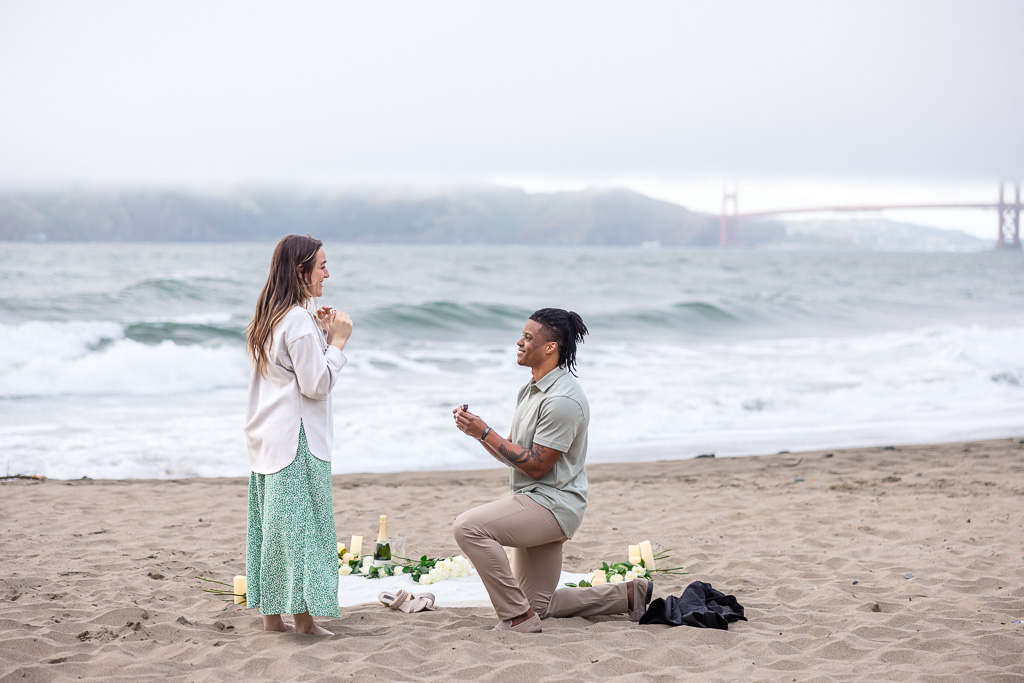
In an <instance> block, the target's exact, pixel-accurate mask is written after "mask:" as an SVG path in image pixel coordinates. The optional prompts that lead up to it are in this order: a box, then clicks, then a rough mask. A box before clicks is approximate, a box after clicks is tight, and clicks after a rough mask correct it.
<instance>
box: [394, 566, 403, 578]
mask: <svg viewBox="0 0 1024 683" xmlns="http://www.w3.org/2000/svg"><path fill="white" fill-rule="evenodd" d="M404 571H405V567H395V576H398V575H399V574H401V573H402V572H404Z"/></svg>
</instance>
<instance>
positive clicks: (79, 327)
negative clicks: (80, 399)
mask: <svg viewBox="0 0 1024 683" xmlns="http://www.w3.org/2000/svg"><path fill="white" fill-rule="evenodd" d="M247 366H248V363H247V360H246V358H245V355H244V352H243V351H241V350H240V348H239V347H233V346H226V345H220V346H206V345H189V346H179V345H176V344H174V343H173V342H170V341H164V342H161V343H160V344H155V345H147V344H142V343H139V342H136V341H133V340H131V339H125V338H124V328H123V327H122V326H121V325H118V324H116V323H102V322H81V321H76V322H68V323H44V322H35V321H33V322H26V323H22V324H20V325H0V398H22V397H27V396H64V395H81V394H123V395H128V396H134V395H140V394H162V393H182V392H191V391H202V390H209V389H213V388H218V387H224V386H244V384H245V382H246V381H247V379H248V367H247Z"/></svg>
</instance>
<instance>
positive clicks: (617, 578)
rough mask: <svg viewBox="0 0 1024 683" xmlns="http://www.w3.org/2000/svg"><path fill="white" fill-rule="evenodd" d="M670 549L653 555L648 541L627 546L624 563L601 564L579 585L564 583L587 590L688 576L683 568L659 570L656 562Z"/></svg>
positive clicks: (663, 558) (665, 555)
mask: <svg viewBox="0 0 1024 683" xmlns="http://www.w3.org/2000/svg"><path fill="white" fill-rule="evenodd" d="M670 552H672V549H671V548H670V549H668V550H662V551H660V552H658V553H654V551H653V550H652V549H651V543H650V541H644V542H643V543H640V544H639V545H631V546H629V559H627V560H626V561H624V562H602V563H601V567H600V568H599V569H595V570H594V571H592V572H591V573H589V574H586V575H584V577H583V578H582V579H581V580H580V582H579V583H566V584H565V585H566V586H569V587H571V588H577V587H579V588H589V587H591V586H600V585H602V584H605V583H620V582H622V581H632V580H633V579H639V578H644V577H647V578H648V579H652V580H653V579H654V575H655V574H665V575H670V576H671V575H681V574H689V573H690V572H688V571H685V567H666V568H661V569H659V568H658V567H657V562H658V561H659V560H665V559H667V558H668V554H669V553H670Z"/></svg>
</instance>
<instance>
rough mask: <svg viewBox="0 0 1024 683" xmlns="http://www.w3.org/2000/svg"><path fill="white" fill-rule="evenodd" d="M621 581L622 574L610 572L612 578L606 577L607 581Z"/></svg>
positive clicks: (622, 579)
mask: <svg viewBox="0 0 1024 683" xmlns="http://www.w3.org/2000/svg"><path fill="white" fill-rule="evenodd" d="M623 581H625V579H624V578H622V574H612V578H610V579H608V583H622V582H623Z"/></svg>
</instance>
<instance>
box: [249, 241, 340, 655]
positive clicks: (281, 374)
mask: <svg viewBox="0 0 1024 683" xmlns="http://www.w3.org/2000/svg"><path fill="white" fill-rule="evenodd" d="M328 277H330V275H329V273H328V272H327V256H326V255H325V254H324V249H323V243H322V242H320V241H319V240H316V239H313V238H312V237H310V236H309V235H306V236H302V235H288V236H287V237H285V238H284V239H282V240H281V241H280V242H278V244H277V248H275V249H274V256H273V258H272V259H271V261H270V275H269V276H268V277H267V283H266V284H265V285H264V286H263V291H262V292H260V297H259V300H258V301H257V302H256V315H255V316H254V317H253V320H252V322H251V323H250V324H249V327H248V330H247V346H248V350H249V355H250V356H251V358H252V375H251V377H250V380H249V403H248V407H247V410H246V416H245V440H246V443H247V445H248V448H249V462H250V465H251V467H252V474H251V475H250V476H249V526H248V534H247V538H246V556H245V575H246V604H247V605H248V606H249V607H256V608H258V609H259V611H260V613H261V614H262V615H263V629H264V630H265V631H293V630H294V631H296V632H298V633H314V634H317V635H333V634H332V633H331V632H330V631H328V630H326V629H324V628H322V627H321V626H318V625H317V624H315V623H314V622H313V616H318V617H340V616H341V613H340V612H339V610H338V557H337V545H336V544H337V536H336V532H335V528H334V506H333V502H332V499H331V447H332V442H333V440H334V413H333V410H332V402H331V390H332V389H333V388H334V385H335V383H336V382H337V381H338V373H339V372H340V371H341V368H342V367H343V366H344V365H345V362H346V359H345V355H344V354H343V353H342V349H344V348H345V343H346V342H347V341H348V338H349V336H350V335H351V334H352V321H351V319H349V317H348V316H347V315H346V314H344V313H341V312H339V311H336V310H334V309H332V308H330V307H329V306H324V307H322V308H320V310H318V311H317V313H316V316H314V315H313V314H312V313H310V312H309V311H308V310H306V305H307V304H308V303H309V302H310V301H311V300H312V299H313V298H314V297H319V296H320V295H322V294H323V286H324V280H326V279H327V278H328ZM282 614H293V615H295V624H294V626H293V625H291V624H288V623H286V622H285V621H284V620H283V619H282V618H281V615H282Z"/></svg>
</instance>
